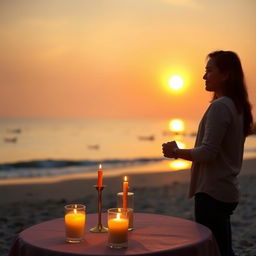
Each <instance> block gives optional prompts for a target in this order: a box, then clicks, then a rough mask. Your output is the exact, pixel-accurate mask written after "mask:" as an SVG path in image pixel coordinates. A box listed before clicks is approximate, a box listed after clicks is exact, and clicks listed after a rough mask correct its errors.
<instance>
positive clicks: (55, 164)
mask: <svg viewBox="0 0 256 256" xmlns="http://www.w3.org/2000/svg"><path fill="white" fill-rule="evenodd" d="M162 160H163V158H135V159H105V160H101V161H99V160H97V161H95V160H82V161H81V160H77V161H76V160H51V159H47V160H32V161H20V162H14V163H4V164H0V171H2V170H12V169H23V168H63V167H71V166H98V165H99V164H100V163H101V164H107V165H108V166H109V165H113V166H114V165H118V166H126V165H138V164H143V163H147V162H157V161H162Z"/></svg>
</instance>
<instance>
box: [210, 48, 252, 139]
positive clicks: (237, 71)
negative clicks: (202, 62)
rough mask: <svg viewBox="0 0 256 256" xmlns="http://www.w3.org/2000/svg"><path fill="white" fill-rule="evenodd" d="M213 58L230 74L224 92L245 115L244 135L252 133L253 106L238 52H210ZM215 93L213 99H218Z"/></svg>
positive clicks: (223, 70)
mask: <svg viewBox="0 0 256 256" xmlns="http://www.w3.org/2000/svg"><path fill="white" fill-rule="evenodd" d="M208 58H210V59H213V60H214V62H215V64H216V66H217V67H218V69H219V71H220V72H225V73H227V74H228V76H227V79H226V81H225V85H224V88H223V94H224V95H225V96H227V97H229V98H231V99H232V100H233V102H234V104H235V106H236V109H237V111H238V113H243V115H244V135H245V136H248V135H250V134H252V129H253V117H252V111H251V110H252V107H251V104H250V102H249V99H248V92H247V88H246V84H245V81H244V72H243V69H242V65H241V61H240V59H239V57H238V56H237V54H236V53H235V52H232V51H215V52H211V53H210V54H208ZM216 98H217V97H216V94H215V93H214V95H213V100H214V99H216Z"/></svg>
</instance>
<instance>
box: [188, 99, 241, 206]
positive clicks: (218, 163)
mask: <svg viewBox="0 0 256 256" xmlns="http://www.w3.org/2000/svg"><path fill="white" fill-rule="evenodd" d="M244 142H245V137H244V133H243V115H240V114H238V112H237V110H236V107H235V105H234V103H233V101H232V100H231V99H230V98H228V97H221V98H218V99H216V100H214V101H213V102H212V104H211V105H210V106H209V108H208V109H207V111H206V113H205V114H204V116H203V118H202V120H201V122H200V125H199V129H198V134H197V138H196V143H195V148H194V149H192V151H191V154H192V159H193V164H192V168H191V182H190V191H189V197H192V196H194V195H195V194H196V193H198V192H204V193H207V194H209V195H210V196H212V197H213V198H215V199H217V200H220V201H224V202H238V200H239V184H238V180H237V175H238V174H239V172H240V170H241V165H242V161H243V151H244Z"/></svg>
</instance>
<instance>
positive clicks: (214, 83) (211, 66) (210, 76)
mask: <svg viewBox="0 0 256 256" xmlns="http://www.w3.org/2000/svg"><path fill="white" fill-rule="evenodd" d="M203 79H204V80H205V89H206V91H210V92H215V93H217V94H219V95H222V88H223V85H224V83H225V80H226V74H225V73H221V72H220V70H219V69H218V67H217V66H216V64H215V61H214V60H213V59H209V61H208V62H207V65H206V67H205V74H204V76H203Z"/></svg>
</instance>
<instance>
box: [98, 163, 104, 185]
mask: <svg viewBox="0 0 256 256" xmlns="http://www.w3.org/2000/svg"><path fill="white" fill-rule="evenodd" d="M102 177H103V171H102V165H101V164H100V165H99V170H98V187H102Z"/></svg>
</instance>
